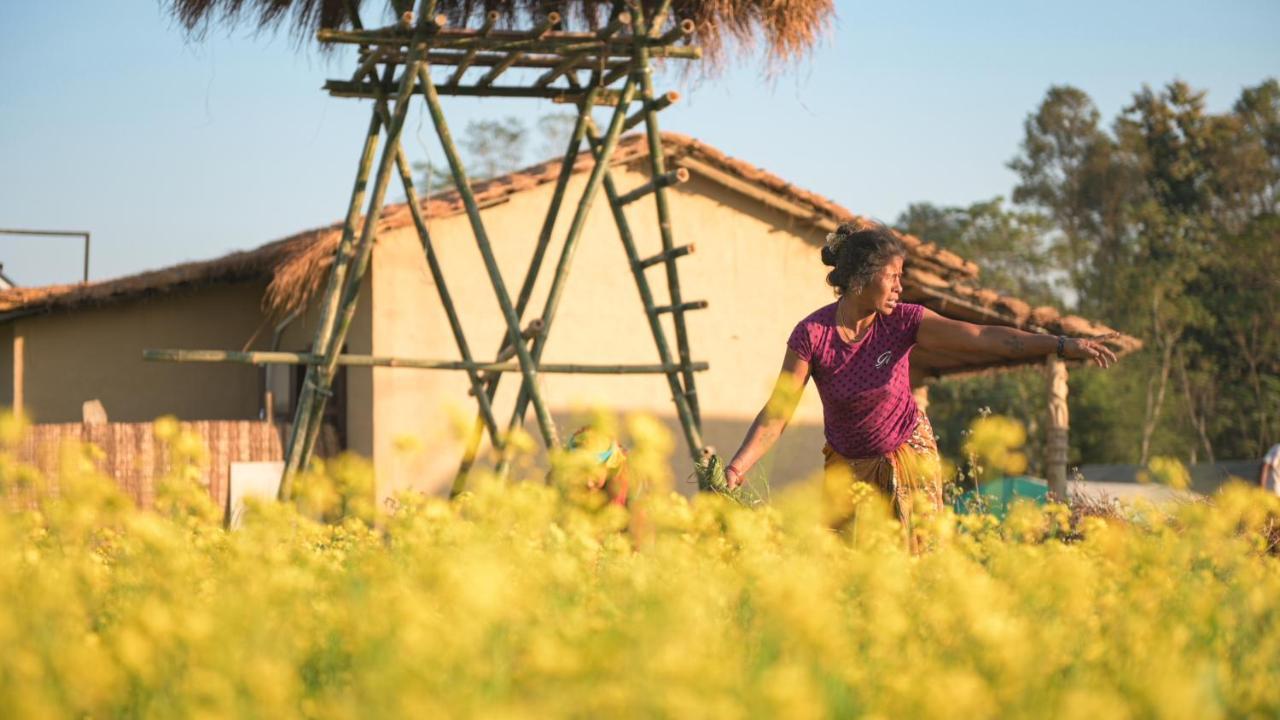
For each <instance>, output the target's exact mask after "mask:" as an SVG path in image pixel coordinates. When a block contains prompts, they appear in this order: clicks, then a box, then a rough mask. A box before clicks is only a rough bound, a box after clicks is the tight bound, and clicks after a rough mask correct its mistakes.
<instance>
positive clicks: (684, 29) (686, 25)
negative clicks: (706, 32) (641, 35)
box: [654, 18, 697, 43]
mask: <svg viewBox="0 0 1280 720" xmlns="http://www.w3.org/2000/svg"><path fill="white" fill-rule="evenodd" d="M696 27H697V26H696V25H694V24H693V21H692V20H689V19H687V18H686V19H684V20H681V21H680V22H678V23H676V26H675V27H673V28H671V29H670V30H668V31H667V32H666V33H665V34H664V35H661V36H659V37H658V40H659V42H662V43H673V42H679V41H681V40H683V39H685V38H687V37H689V36H690V35H692V34H693V31H694V28H696ZM654 30H655V31H656V30H658V27H657V26H654Z"/></svg>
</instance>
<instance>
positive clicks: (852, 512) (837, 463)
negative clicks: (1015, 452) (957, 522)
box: [822, 412, 943, 549]
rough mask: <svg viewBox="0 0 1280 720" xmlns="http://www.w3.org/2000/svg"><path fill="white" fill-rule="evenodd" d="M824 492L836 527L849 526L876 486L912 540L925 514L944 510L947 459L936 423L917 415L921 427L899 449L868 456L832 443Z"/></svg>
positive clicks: (830, 521)
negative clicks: (843, 451)
mask: <svg viewBox="0 0 1280 720" xmlns="http://www.w3.org/2000/svg"><path fill="white" fill-rule="evenodd" d="M822 454H823V456H824V457H825V459H826V462H825V463H824V465H823V469H824V472H823V494H824V496H825V500H826V503H825V504H826V509H827V521H828V524H829V525H830V527H832V528H833V529H835V530H845V529H847V528H848V527H849V526H851V525H852V524H853V522H854V520H855V519H856V518H857V515H858V511H859V510H860V509H861V507H862V506H864V505H865V500H866V493H867V487H868V486H870V488H871V489H872V490H874V491H875V492H876V493H877V494H879V495H880V496H881V497H882V498H883V499H884V500H887V501H888V502H889V504H890V505H891V507H892V508H893V511H894V513H895V514H896V515H897V517H898V519H899V520H900V521H901V522H902V527H903V528H904V529H905V530H906V531H907V534H908V537H909V538H912V540H911V546H912V548H913V549H915V547H916V543H915V541H914V535H915V533H914V532H912V530H913V527H914V525H915V523H916V521H917V520H919V519H920V518H919V517H918V516H919V515H921V514H925V513H928V514H932V513H936V512H939V511H941V510H942V504H943V496H942V462H941V459H940V457H939V455H938V442H937V440H936V439H935V438H934V435H933V426H932V425H930V424H929V418H928V417H927V416H926V415H925V414H924V413H923V412H921V413H918V414H917V419H916V426H915V429H914V430H913V431H912V433H911V437H909V438H908V439H907V441H906V442H904V443H903V444H902V445H901V446H899V447H898V449H897V450H894V451H893V452H890V453H887V454H884V455H876V456H873V457H865V458H847V457H845V456H843V455H841V454H840V453H838V452H836V451H835V450H834V449H832V447H831V446H830V445H827V446H825V447H823V448H822Z"/></svg>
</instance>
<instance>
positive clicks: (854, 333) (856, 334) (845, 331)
mask: <svg viewBox="0 0 1280 720" xmlns="http://www.w3.org/2000/svg"><path fill="white" fill-rule="evenodd" d="M842 314H843V315H846V316H847V315H848V314H849V313H848V312H846V311H845V303H844V300H843V298H842V299H841V301H840V302H838V303H836V332H838V333H839V334H840V338H841V339H842V340H844V341H845V342H847V343H849V344H853V343H856V342H858V341H859V340H861V339H862V337H863V336H864V335H866V331H867V330H870V329H871V324H870V323H868V324H867V326H866V327H865V328H862V329H858V327H857V323H847V320H848V318H847V317H846V318H841V317H840V316H841V315H842ZM871 320H872V322H875V317H874V316H872V318H871Z"/></svg>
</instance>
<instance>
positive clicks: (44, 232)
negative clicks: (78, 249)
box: [0, 228, 89, 283]
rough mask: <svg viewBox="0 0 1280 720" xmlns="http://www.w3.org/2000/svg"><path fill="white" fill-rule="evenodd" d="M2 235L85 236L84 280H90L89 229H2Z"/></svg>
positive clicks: (0, 231) (86, 281)
mask: <svg viewBox="0 0 1280 720" xmlns="http://www.w3.org/2000/svg"><path fill="white" fill-rule="evenodd" d="M0 235H31V236H37V237H79V238H84V280H82V281H81V282H84V283H88V282H89V231H87V230H19V229H15V228H4V229H0Z"/></svg>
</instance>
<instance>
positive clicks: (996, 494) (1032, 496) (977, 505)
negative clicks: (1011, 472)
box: [955, 475, 1049, 520]
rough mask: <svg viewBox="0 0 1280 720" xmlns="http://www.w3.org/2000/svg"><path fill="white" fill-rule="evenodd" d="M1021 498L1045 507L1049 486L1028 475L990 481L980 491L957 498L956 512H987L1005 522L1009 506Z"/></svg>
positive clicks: (969, 492) (972, 491) (973, 491)
mask: <svg viewBox="0 0 1280 720" xmlns="http://www.w3.org/2000/svg"><path fill="white" fill-rule="evenodd" d="M979 496H981V500H978V497H979ZM1019 498H1021V499H1023V500H1030V501H1032V502H1034V503H1036V504H1038V505H1044V504H1046V503H1047V502H1049V484H1048V483H1047V482H1045V481H1044V480H1041V479H1040V478H1033V477H1030V476H1027V475H1018V476H1016V477H1004V478H998V479H996V480H989V481H987V482H985V483H983V484H982V485H981V486H980V487H979V488H978V490H976V491H975V490H969V491H968V492H966V493H964V494H962V495H960V497H958V498H956V502H955V511H956V512H957V513H961V514H967V513H976V512H983V511H985V512H987V513H988V514H991V515H994V516H996V517H998V518H1000V519H1001V520H1003V519H1004V516H1005V513H1007V512H1008V511H1009V506H1010V505H1012V504H1013V502H1014V500H1017V499H1019Z"/></svg>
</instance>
